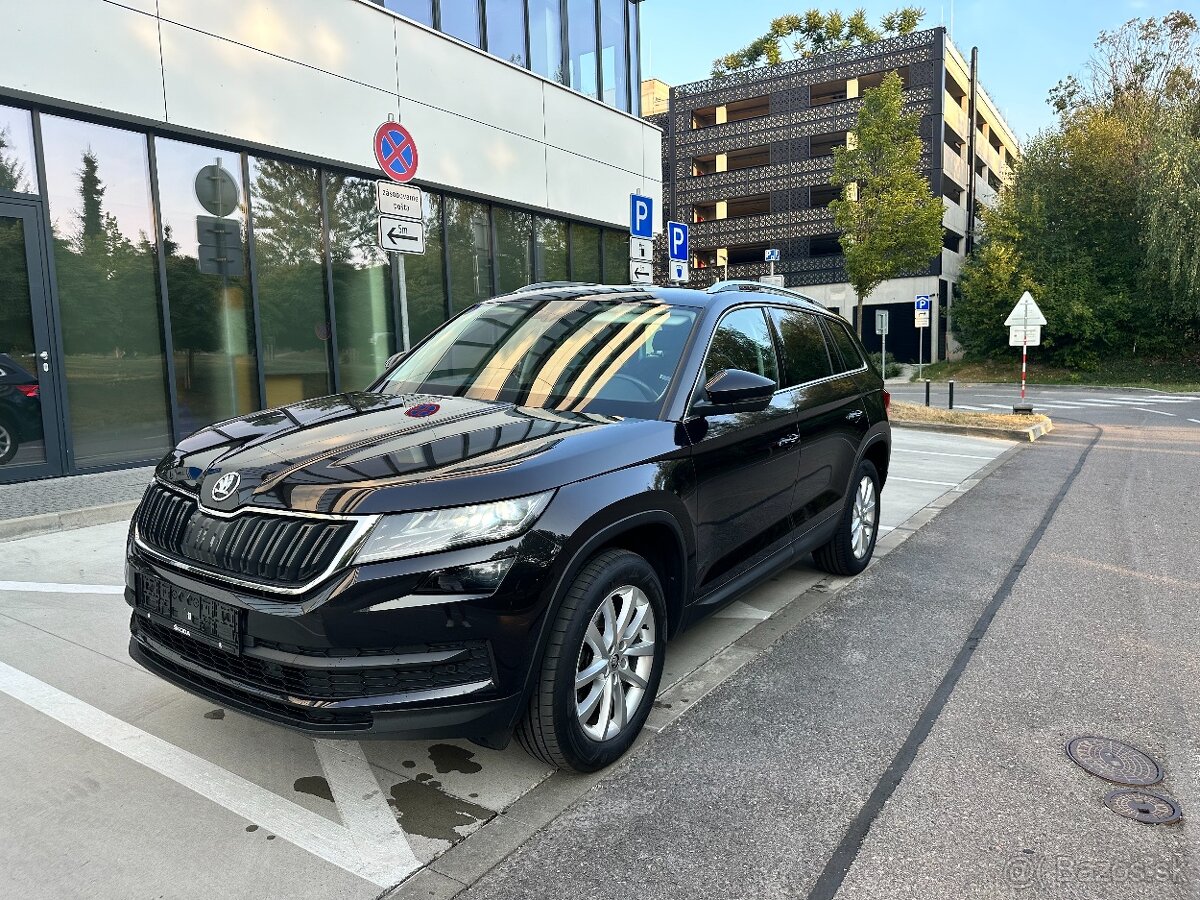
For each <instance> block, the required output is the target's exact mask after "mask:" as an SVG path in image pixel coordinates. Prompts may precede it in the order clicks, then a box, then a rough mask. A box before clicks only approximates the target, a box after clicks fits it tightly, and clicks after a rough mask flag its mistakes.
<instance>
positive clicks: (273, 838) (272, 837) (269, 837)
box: [267, 834, 275, 841]
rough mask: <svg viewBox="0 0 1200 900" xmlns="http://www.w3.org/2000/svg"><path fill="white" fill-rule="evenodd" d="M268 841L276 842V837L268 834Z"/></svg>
mask: <svg viewBox="0 0 1200 900" xmlns="http://www.w3.org/2000/svg"><path fill="white" fill-rule="evenodd" d="M267 840H268V841H273V840H275V835H273V834H268V835H267Z"/></svg>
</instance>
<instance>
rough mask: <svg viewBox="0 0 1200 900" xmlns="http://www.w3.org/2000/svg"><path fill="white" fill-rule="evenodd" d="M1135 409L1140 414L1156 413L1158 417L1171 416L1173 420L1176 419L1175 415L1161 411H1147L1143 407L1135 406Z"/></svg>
mask: <svg viewBox="0 0 1200 900" xmlns="http://www.w3.org/2000/svg"><path fill="white" fill-rule="evenodd" d="M1134 409H1136V410H1137V411H1138V412H1148V413H1154V414H1155V415H1156V416H1170V417H1171V418H1172V419H1174V418H1176V416H1175V413H1169V412H1163V411H1162V410H1161V409H1146V408H1145V407H1141V406H1135V407H1134Z"/></svg>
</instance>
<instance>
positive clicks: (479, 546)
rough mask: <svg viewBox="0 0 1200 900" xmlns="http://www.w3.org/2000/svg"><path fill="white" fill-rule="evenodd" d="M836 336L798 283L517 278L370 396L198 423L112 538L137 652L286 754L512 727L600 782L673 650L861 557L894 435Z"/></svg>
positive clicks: (870, 381) (505, 731)
mask: <svg viewBox="0 0 1200 900" xmlns="http://www.w3.org/2000/svg"><path fill="white" fill-rule="evenodd" d="M887 405H888V395H887V394H886V393H885V392H884V390H883V381H882V379H881V377H880V375H879V373H878V372H877V371H876V370H875V369H874V368H873V367H872V365H871V364H870V363H869V362H868V361H867V357H866V354H865V353H864V352H863V348H862V346H861V345H860V344H859V343H858V341H857V340H856V339H855V337H854V336H853V335H852V333H851V332H850V330H849V329H848V328H847V327H846V325H845V323H844V322H843V321H842V320H841V319H840V318H838V317H837V316H834V315H831V314H829V313H828V312H826V311H825V309H824V308H823V307H821V306H819V305H818V304H816V303H814V302H811V301H808V300H806V299H804V298H802V297H800V296H798V295H796V294H794V293H791V292H788V291H782V290H777V289H773V288H767V287H764V286H762V285H758V284H751V283H737V282H728V283H722V284H719V285H716V286H714V287H713V288H711V289H710V290H708V291H707V292H704V291H694V290H684V289H673V288H659V287H650V286H646V287H641V286H633V287H611V286H597V285H576V284H573V285H563V286H560V285H555V286H541V287H539V286H534V287H532V288H528V289H526V290H524V291H521V292H518V293H515V294H510V295H506V296H503V297H499V298H497V299H494V300H490V301H487V302H485V303H481V304H479V305H477V306H474V307H472V308H470V309H468V310H466V311H464V312H463V313H462V314H460V315H459V316H457V317H456V318H454V319H452V320H451V321H450V322H448V323H446V324H445V325H444V326H442V327H441V328H440V329H439V330H438V331H436V332H434V333H433V334H432V335H430V336H429V337H428V338H426V339H425V340H424V341H423V342H422V343H421V344H420V345H418V346H417V347H416V348H415V349H414V350H413V351H412V352H410V353H409V354H408V355H406V356H403V357H402V358H401V359H399V360H398V361H394V362H393V363H392V364H391V366H390V367H389V370H388V371H387V372H386V374H385V375H384V376H383V377H382V378H381V379H380V380H379V381H378V382H377V383H376V384H375V385H373V386H372V389H371V390H369V391H366V392H361V393H347V394H339V395H336V396H332V397H325V398H321V399H318V400H310V401H307V402H303V403H298V404H295V405H292V406H288V407H283V408H280V409H273V410H267V411H265V412H260V413H256V414H254V415H250V416H246V417H244V418H240V419H234V420H232V421H228V422H223V423H221V424H219V425H214V426H212V427H211V428H206V429H204V430H203V431H200V432H198V433H197V434H195V435H193V436H191V437H189V438H188V439H187V440H185V441H183V442H182V443H181V444H180V445H179V446H178V447H177V448H176V449H175V450H174V451H173V452H171V453H170V454H169V455H168V456H167V457H166V458H165V459H164V460H163V461H162V462H161V463H160V464H159V466H158V470H157V473H156V476H155V479H154V482H153V484H152V485H151V486H150V487H149V489H148V490H147V491H146V495H145V497H144V499H143V500H142V503H141V506H140V507H139V509H138V511H137V513H136V514H135V516H134V520H133V524H132V527H131V532H130V540H129V553H128V567H127V570H126V581H127V589H126V598H127V600H128V602H129V603H130V605H131V606H133V608H134V612H133V616H132V621H131V628H132V632H133V638H132V641H131V643H130V653H131V654H132V656H133V657H134V659H136V660H137V661H139V662H140V663H141V664H142V665H144V666H145V667H146V668H148V669H150V670H151V671H153V672H156V673H158V674H159V675H161V676H162V677H164V678H166V679H168V680H169V681H171V682H173V683H175V684H177V685H179V686H181V687H183V688H185V689H187V690H189V691H192V692H193V693H195V694H198V695H200V696H202V697H206V698H208V699H210V700H212V701H213V702H216V703H219V704H221V705H223V706H227V707H230V708H232V709H237V710H241V711H243V712H246V713H250V714H252V715H256V716H259V717H261V718H264V719H268V720H270V721H273V722H277V723H280V724H282V725H287V726H291V727H293V728H297V729H300V730H302V731H304V732H306V733H309V734H314V735H324V736H346V737H361V736H364V735H391V736H396V737H402V738H422V739H432V738H444V737H467V738H471V739H474V740H476V741H478V742H480V743H483V744H486V745H488V746H494V747H503V746H504V745H506V744H507V742H508V741H509V740H510V738H511V737H512V735H513V734H514V733H515V734H516V736H517V738H518V739H519V740H520V742H521V743H522V744H523V745H524V747H525V748H526V749H527V750H529V752H531V753H532V754H533V755H534V756H537V757H539V758H541V759H543V760H545V761H546V762H549V763H552V764H555V765H559V766H566V767H570V768H573V769H577V770H581V771H590V770H594V769H597V768H599V767H601V766H604V765H606V764H608V763H610V762H612V761H613V760H615V759H616V758H617V757H618V756H620V755H621V754H622V753H623V752H624V751H625V750H626V749H627V748H628V747H629V745H630V744H631V743H632V741H633V739H634V737H635V736H636V735H637V732H638V730H639V729H640V728H641V726H642V724H643V723H644V721H645V719H646V716H647V714H648V713H649V710H650V708H651V706H652V703H653V698H654V695H655V691H656V689H657V687H658V684H659V678H660V676H661V674H662V669H663V660H664V652H665V646H666V642H667V641H668V640H669V639H670V638H672V637H674V636H675V635H677V634H679V633H680V631H682V630H683V629H684V628H686V627H687V626H688V625H690V624H692V623H693V622H695V621H697V620H698V619H700V618H701V617H703V616H704V615H706V614H707V613H709V612H711V611H713V610H714V609H717V608H718V607H720V606H721V605H722V604H724V603H726V602H728V601H729V600H731V599H733V598H734V597H736V596H738V595H739V594H741V593H742V592H744V591H745V590H746V589H747V588H749V587H751V586H752V585H753V584H755V583H756V582H759V581H761V580H762V579H764V578H766V577H768V576H769V575H771V574H772V573H774V572H776V571H777V570H779V569H781V568H783V567H785V566H788V565H790V564H793V563H795V562H796V561H797V560H799V559H802V558H807V554H809V553H812V554H813V558H814V559H815V560H816V563H817V564H818V565H819V566H821V567H823V568H824V569H827V570H828V571H831V572H837V573H841V574H855V573H857V572H860V571H861V570H862V569H863V568H864V567H865V566H866V565H867V563H868V561H869V560H870V558H871V554H872V552H873V550H874V546H875V538H876V533H877V530H878V522H879V491H880V488H881V487H882V486H883V483H884V480H885V479H886V477H887V471H888V462H889V455H890V445H891V431H890V426H889V424H888V420H887Z"/></svg>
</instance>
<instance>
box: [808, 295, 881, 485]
mask: <svg viewBox="0 0 1200 900" xmlns="http://www.w3.org/2000/svg"><path fill="white" fill-rule="evenodd" d="M820 318H821V321H822V324H824V326H825V330H826V334H827V335H828V336H829V338H830V347H829V355H830V359H831V360H832V362H833V368H834V373H835V374H834V378H833V380H832V381H831V382H830V384H831V390H832V395H833V399H832V400H831V402H832V403H835V404H836V409H837V415H836V416H834V417H833V418H832V419H831V426H832V428H833V434H834V435H835V436H836V438H837V442H838V446H839V447H840V448H841V452H840V454H839V456H838V460H837V465H836V467H835V474H834V479H835V484H836V486H837V488H838V494H839V496H843V495H845V493H846V491H847V489H848V488H849V486H850V479H851V478H852V477H853V475H854V471H853V470H854V463H855V460H856V459H857V455H858V448H859V446H860V445H861V444H862V441H863V438H864V437H866V434H867V432H868V431H869V430H870V428H871V417H870V416H869V415H868V414H867V407H866V403H865V401H864V397H863V391H864V388H865V385H866V376H867V372H868V370H867V360H866V357H865V356H864V355H863V351H862V348H861V346H860V345H859V343H858V341H856V340H855V339H854V337H853V336H851V334H850V326H849V325H848V324H847V323H846V322H845V321H844V320H842V319H840V318H836V317H834V316H821V317H820Z"/></svg>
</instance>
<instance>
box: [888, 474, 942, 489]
mask: <svg viewBox="0 0 1200 900" xmlns="http://www.w3.org/2000/svg"><path fill="white" fill-rule="evenodd" d="M888 481H907V482H909V483H911V484H932V485H936V486H937V487H958V485H959V482H957V481H926V480H925V479H924V478H901V477H900V476H899V475H889V476H888Z"/></svg>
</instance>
